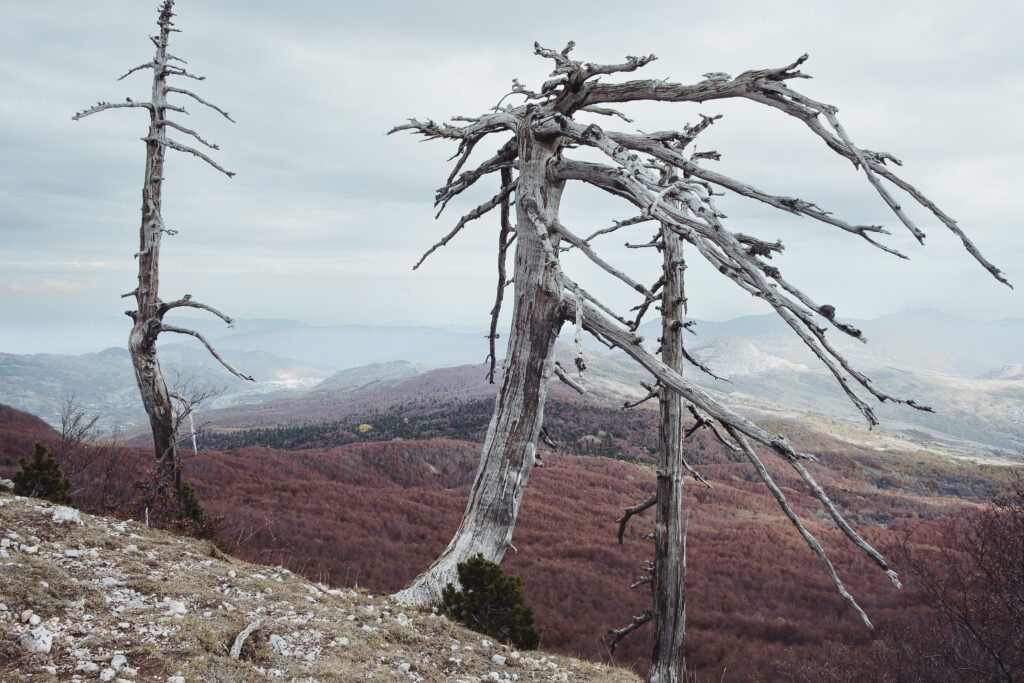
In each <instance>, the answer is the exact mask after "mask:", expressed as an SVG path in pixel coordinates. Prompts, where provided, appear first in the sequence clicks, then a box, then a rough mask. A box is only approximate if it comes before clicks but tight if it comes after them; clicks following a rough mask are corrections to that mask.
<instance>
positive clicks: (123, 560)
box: [0, 494, 638, 683]
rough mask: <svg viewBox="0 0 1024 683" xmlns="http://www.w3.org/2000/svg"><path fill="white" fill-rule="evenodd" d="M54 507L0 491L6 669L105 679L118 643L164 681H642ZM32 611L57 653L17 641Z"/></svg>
mask: <svg viewBox="0 0 1024 683" xmlns="http://www.w3.org/2000/svg"><path fill="white" fill-rule="evenodd" d="M52 514H53V506H52V505H49V504H46V503H42V502H40V501H36V500H29V499H23V498H12V497H11V496H9V495H6V494H0V538H8V539H9V544H10V545H9V547H7V548H6V549H5V550H4V552H5V553H6V556H4V557H0V586H2V588H0V603H3V604H5V605H6V606H7V610H6V611H0V680H4V681H20V680H29V677H30V676H31V680H32V681H39V680H53V679H56V680H70V679H71V677H72V676H73V675H74V674H76V673H78V674H80V675H82V677H83V678H95V677H96V676H97V675H98V674H97V673H96V672H95V671H92V672H91V673H89V672H85V673H83V670H82V667H83V666H84V667H89V666H95V667H97V668H99V669H101V670H102V668H104V667H106V666H109V664H110V661H111V658H112V657H113V656H114V655H116V654H122V655H124V657H125V658H126V659H127V662H128V664H127V666H128V667H129V670H127V671H126V670H122V671H120V672H118V675H119V676H125V677H128V676H127V675H130V676H131V677H133V678H134V680H137V681H160V682H161V683H163V682H164V681H166V680H167V679H168V677H169V676H173V675H179V674H180V675H181V676H183V677H184V678H185V680H186V681H190V682H191V681H197V682H198V681H203V682H214V681H232V682H234V681H241V682H246V681H266V680H300V681H354V680H366V679H371V678H372V680H374V681H438V682H441V681H458V680H463V681H478V680H490V679H491V677H492V676H493V675H497V676H499V677H500V678H501V679H502V680H513V679H516V680H520V681H556V680H569V681H610V682H613V683H614V682H620V681H621V682H626V681H637V680H638V679H637V677H636V676H635V675H634V674H632V673H631V672H628V671H625V670H622V669H615V668H609V667H604V666H600V665H595V664H591V663H586V662H581V661H577V660H573V659H570V658H567V657H561V656H554V655H546V654H544V653H540V652H514V651H512V650H510V649H509V648H508V647H506V646H502V645H498V644H494V643H489V642H488V641H487V640H485V639H484V638H483V637H482V636H480V635H479V634H476V633H473V632H471V631H467V630H466V629H463V628H462V627H460V626H458V625H456V624H454V623H452V622H450V621H448V620H447V619H445V618H444V617H441V616H438V615H436V614H432V613H426V612H420V611H416V610H410V609H409V608H405V607H399V606H398V605H395V604H394V603H392V602H391V601H390V599H389V598H388V597H386V596H373V595H368V594H366V593H365V592H362V591H356V590H348V589H345V590H337V589H331V590H329V589H327V588H326V587H325V586H322V585H316V584H313V583H311V582H309V581H307V580H305V579H302V578H300V577H298V576H296V575H294V574H292V573H291V572H289V571H288V570H286V569H283V568H281V567H266V566H259V565H253V564H249V563H246V562H243V561H241V560H238V559H236V558H233V557H230V556H227V555H224V554H223V553H221V552H219V551H218V550H216V548H214V547H213V546H212V545H211V544H209V543H208V542H206V541H197V540H195V539H191V538H182V537H176V536H172V535H169V534H165V533H163V532H159V531H155V530H152V529H148V528H146V527H145V526H143V525H142V524H139V523H137V522H130V521H129V522H121V521H117V520H112V519H108V518H103V517H92V516H89V515H83V516H82V517H83V520H84V521H85V525H84V526H76V525H68V524H65V525H56V524H54V523H53V522H52V521H51V517H52ZM12 534H13V535H14V536H12ZM23 545H24V546H25V547H27V549H28V550H32V549H33V548H35V551H34V552H25V551H24V550H23V549H22V547H23ZM69 550H70V551H72V552H70V553H68V552H67V551H69ZM2 554H3V553H0V555H2ZM25 610H31V612H32V613H33V614H36V615H38V616H39V617H40V618H41V619H42V625H43V626H44V627H45V628H47V629H48V630H49V631H50V632H51V633H52V634H53V636H54V638H53V647H52V649H51V651H50V653H48V654H44V655H39V654H36V655H29V654H27V653H26V652H25V651H24V650H23V649H22V648H21V647H20V646H19V645H18V642H17V641H18V638H19V637H20V636H21V635H22V634H23V633H25V632H26V631H28V630H29V629H30V625H29V624H27V623H22V619H21V615H22V612H24V611H25ZM254 621H259V622H260V625H259V627H258V628H256V629H255V630H254V631H253V633H252V634H251V635H250V636H249V637H248V638H247V639H246V641H245V643H244V646H243V647H242V650H241V655H240V657H239V658H238V659H232V658H231V657H230V656H229V652H230V650H231V647H232V645H233V643H234V640H235V638H236V636H237V635H238V634H239V633H240V632H241V631H242V630H243V629H245V628H246V626H248V625H249V624H251V623H253V622H254ZM495 655H500V657H504V658H505V662H504V664H500V663H497V662H495V661H494V660H493V659H492V657H494V656H495ZM498 661H499V662H500V658H499V660H498ZM48 667H49V668H48ZM53 671H55V672H56V673H55V674H53V673H51V672H53ZM492 672H494V674H492ZM126 674H127V675H126Z"/></svg>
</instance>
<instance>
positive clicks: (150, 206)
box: [127, 5, 181, 488]
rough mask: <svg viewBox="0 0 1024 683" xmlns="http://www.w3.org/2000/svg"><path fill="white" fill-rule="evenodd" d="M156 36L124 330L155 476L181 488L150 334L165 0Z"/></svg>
mask: <svg viewBox="0 0 1024 683" xmlns="http://www.w3.org/2000/svg"><path fill="white" fill-rule="evenodd" d="M159 24H160V35H159V37H158V38H157V40H156V41H155V42H156V55H155V57H154V59H153V64H154V66H153V92H152V98H151V100H150V101H151V103H152V107H151V108H150V110H149V134H148V135H147V136H146V171H145V177H144V178H143V183H142V225H141V227H140V228H139V253H138V261H139V278H138V281H139V285H138V287H137V288H136V290H135V301H136V310H134V311H128V312H127V313H128V315H129V316H130V317H131V319H132V320H133V321H134V323H135V324H134V325H132V330H131V333H130V334H129V335H128V352H129V353H130V354H131V358H132V366H133V367H134V368H135V380H136V382H137V383H138V385H139V394H140V395H141V397H142V405H143V407H144V408H145V409H146V414H147V415H148V416H149V425H150V427H151V429H152V432H153V448H154V452H155V454H156V461H157V472H158V474H159V478H158V480H159V481H162V482H171V481H173V482H174V485H175V487H176V488H180V487H181V472H180V471H179V469H180V467H179V459H178V435H177V429H176V423H175V419H174V406H173V405H172V404H171V397H170V394H169V393H168V391H167V384H166V382H165V381H164V378H163V373H162V372H161V371H160V361H159V360H157V355H156V339H157V336H158V335H159V334H160V329H161V326H162V320H161V318H162V313H161V312H160V310H159V309H160V303H161V302H160V240H161V237H163V231H164V223H163V218H162V216H161V212H160V207H161V190H162V187H163V175H164V156H165V151H166V147H167V131H166V127H165V123H164V122H165V120H166V107H167V97H166V92H167V77H166V69H167V59H168V57H167V41H168V38H169V37H170V32H171V14H170V5H165V7H164V11H163V12H161V15H160V21H159Z"/></svg>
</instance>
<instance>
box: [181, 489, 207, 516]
mask: <svg viewBox="0 0 1024 683" xmlns="http://www.w3.org/2000/svg"><path fill="white" fill-rule="evenodd" d="M181 515H182V517H184V518H185V519H187V520H192V521H193V522H195V523H196V524H198V525H199V526H202V524H203V522H204V521H205V519H206V513H205V511H204V510H203V506H202V504H200V502H199V494H198V493H196V489H195V487H194V486H192V484H190V483H188V482H187V481H186V482H185V483H184V484H182V485H181Z"/></svg>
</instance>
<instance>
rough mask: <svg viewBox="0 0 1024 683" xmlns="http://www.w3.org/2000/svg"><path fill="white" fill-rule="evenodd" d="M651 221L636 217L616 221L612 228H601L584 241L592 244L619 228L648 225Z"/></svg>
mask: <svg viewBox="0 0 1024 683" xmlns="http://www.w3.org/2000/svg"><path fill="white" fill-rule="evenodd" d="M650 220H651V217H650V216H634V217H633V218H627V219H625V220H622V221H615V222H614V223H613V224H612V225H611V226H609V227H607V228H601V229H600V230H598V231H597V232H595V233H592V234H591V235H590V236H589V237H587V238H586V239H584V240H583V241H584V242H586V243H587V244H590V242H591V241H592V240H593V239H594V238H595V237H599V236H601V235H607V234H608V233H611V232H615V231H616V230H618V229H619V228H625V227H626V226H629V225H636V224H637V223H646V222H648V221H650Z"/></svg>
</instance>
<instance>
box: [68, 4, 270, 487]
mask: <svg viewBox="0 0 1024 683" xmlns="http://www.w3.org/2000/svg"><path fill="white" fill-rule="evenodd" d="M173 8H174V0H164V2H163V4H162V5H161V6H160V15H159V18H158V19H157V25H158V26H159V27H160V33H159V35H157V36H152V37H151V38H152V41H153V44H154V45H155V46H156V53H155V54H154V56H153V59H152V60H151V61H149V62H146V63H144V64H140V65H138V66H136V67H134V68H132V69H130V70H129V71H128V72H127V73H126V74H124V76H121V79H123V78H125V77H127V76H129V75H131V74H133V73H135V72H136V71H143V70H145V69H150V70H152V72H153V84H152V94H151V96H150V99H149V101H147V102H139V101H133V100H132V99H131V98H126V99H125V101H124V102H100V103H98V104H96V105H94V106H92V107H89V108H88V109H86V110H84V111H81V112H78V113H77V114H75V115H74V116H73V117H72V118H73V119H74V120H78V119H81V118H84V117H86V116H91V115H92V114H95V113H97V112H101V111H106V110H108V109H123V108H130V109H132V108H137V109H146V110H148V111H149V131H148V133H147V135H146V137H145V138H143V140H144V141H145V143H146V171H145V177H144V179H143V183H142V226H141V228H140V229H139V251H138V253H136V255H135V257H136V258H137V259H138V262H139V276H138V286H137V287H136V288H135V290H133V291H132V292H129V293H128V294H125V295H124V296H125V297H129V296H134V297H135V304H136V306H135V310H131V311H126V313H127V315H128V316H129V317H130V318H131V319H132V321H133V322H134V324H133V325H132V330H131V333H130V334H129V336H128V351H129V353H130V354H131V358H132V365H133V367H134V369H135V379H136V381H137V382H138V385H139V393H140V395H141V397H142V404H143V407H144V408H145V410H146V414H147V415H148V416H149V424H150V427H151V429H152V432H153V447H154V451H155V455H156V461H157V477H156V478H155V480H154V486H153V487H152V488H151V490H150V491H149V495H150V497H151V498H152V496H153V495H155V494H156V493H157V491H158V489H160V488H163V487H164V486H166V485H167V484H168V483H171V482H173V484H174V487H175V488H176V489H177V490H178V491H179V492H180V490H181V471H180V463H179V460H178V448H177V440H178V439H177V429H178V423H179V417H183V416H184V415H185V414H189V413H190V411H191V410H192V409H193V408H194V406H195V401H190V400H189V399H187V398H186V397H181V396H178V395H176V394H172V393H171V392H170V391H168V389H167V384H166V382H165V381H164V377H163V374H162V373H161V371H160V362H159V361H158V360H157V353H156V340H157V337H158V336H159V335H160V333H161V332H174V333H177V334H187V335H191V336H193V337H195V338H197V339H198V340H199V341H201V342H202V343H203V345H204V346H206V348H207V350H209V352H210V353H211V354H212V355H213V357H214V358H216V359H217V360H218V361H220V363H221V364H222V365H223V366H224V367H225V368H227V369H228V371H230V372H231V373H232V374H234V375H235V376H236V377H239V378H241V379H245V380H250V381H253V378H252V377H250V376H248V375H243V374H242V373H240V372H238V371H237V370H235V369H234V368H233V367H231V365H229V364H228V363H227V361H225V360H224V359H223V358H221V357H220V355H219V354H218V353H217V352H216V350H214V348H213V347H212V346H211V345H210V343H209V342H208V341H206V339H205V338H203V336H202V335H201V334H199V333H198V332H196V331H194V330H189V329H185V328H181V327H175V326H173V325H167V324H165V323H164V322H163V320H164V315H166V314H167V312H168V311H170V310H173V309H175V308H181V307H188V308H199V309H202V310H205V311H208V312H210V313H212V314H213V315H216V316H217V317H219V318H220V319H222V320H223V321H224V322H226V323H227V324H228V325H231V324H232V323H233V321H232V320H231V318H229V317H228V316H226V315H224V314H223V313H221V312H220V311H218V310H217V309H215V308H212V307H210V306H207V305H206V304H202V303H199V302H198V301H195V300H194V299H192V296H191V295H190V294H186V295H184V296H183V297H182V298H180V299H178V300H177V301H172V302H169V303H165V302H163V301H161V300H160V240H161V238H162V237H163V235H164V233H167V234H174V231H173V230H168V229H167V228H166V227H165V226H164V221H163V217H162V215H161V188H162V186H163V179H164V157H165V155H166V152H167V148H168V147H170V148H171V149H175V150H177V151H179V152H185V153H188V154H192V155H193V156H196V157H198V158H200V159H202V160H203V161H205V162H206V163H208V164H210V165H211V166H213V167H214V168H215V169H217V170H218V171H220V172H221V173H224V174H225V175H227V176H228V177H231V176H233V175H234V174H233V173H231V172H230V171H226V170H225V169H223V168H221V167H220V166H219V165H218V164H217V162H215V161H214V160H213V159H211V158H210V157H208V156H207V155H206V154H204V153H203V152H201V151H199V150H198V149H196V148H194V147H190V146H188V145H183V144H181V143H180V142H177V141H175V140H172V139H170V138H169V137H168V135H167V127H168V126H170V127H171V128H174V129H175V130H177V131H179V132H181V133H184V134H185V135H188V136H191V137H193V138H195V139H196V140H198V141H199V143H200V144H201V145H204V146H206V147H208V148H210V149H219V147H217V145H215V144H213V143H211V142H208V141H206V140H204V139H203V138H202V137H200V136H199V134H198V133H196V132H195V131H194V130H190V129H188V128H185V127H184V126H181V125H179V124H177V123H175V122H174V121H171V120H169V117H168V115H169V113H170V112H179V113H182V114H185V113H187V112H186V110H185V108H184V107H181V106H177V105H173V104H169V103H168V102H167V94H168V93H172V92H173V93H178V94H181V95H185V96H186V97H190V98H192V99H193V100H194V101H196V102H198V103H199V104H202V105H203V106H205V107H209V108H210V109H213V110H214V111H216V112H218V113H219V114H221V115H222V116H224V118H226V119H228V120H229V121H230V120H231V117H230V116H229V115H228V113H227V112H226V111H224V110H223V109H221V108H219V107H218V106H216V105H214V104H211V103H210V102H207V101H206V100H204V99H203V98H202V97H200V96H198V95H196V94H195V93H193V92H192V91H190V90H187V89H184V88H180V87H173V86H171V85H169V84H168V82H167V79H168V77H169V76H181V77H185V78H191V79H194V80H199V81H201V80H203V77H202V76H196V75H195V74H191V73H189V72H188V71H186V70H185V69H184V68H182V67H180V66H177V65H176V64H172V62H177V63H180V64H184V63H185V62H184V60H182V59H180V58H178V57H175V56H174V55H171V54H170V53H168V51H167V44H168V41H169V39H170V35H171V33H173V32H176V31H177V30H178V29H175V28H174V23H173V21H172V19H173V17H174V12H173ZM119 80H120V79H119ZM172 398H174V399H176V400H178V401H180V402H181V403H182V409H181V410H180V411H178V412H179V413H180V414H179V415H176V414H175V412H176V411H175V409H174V405H173V403H172V402H171V399H172Z"/></svg>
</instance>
